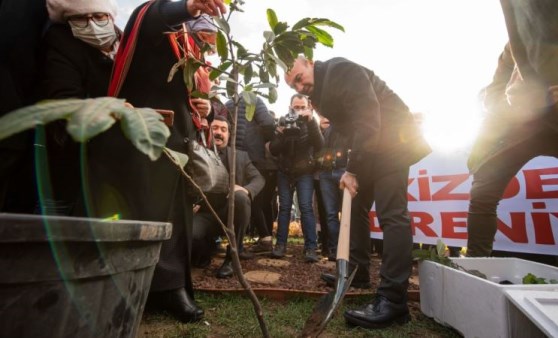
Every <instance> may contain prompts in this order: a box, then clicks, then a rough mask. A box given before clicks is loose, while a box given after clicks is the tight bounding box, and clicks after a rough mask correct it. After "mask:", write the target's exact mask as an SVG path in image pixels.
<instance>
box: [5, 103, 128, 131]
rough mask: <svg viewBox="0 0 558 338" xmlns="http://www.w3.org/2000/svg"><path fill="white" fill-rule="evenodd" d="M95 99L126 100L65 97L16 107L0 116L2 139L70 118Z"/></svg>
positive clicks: (121, 104)
mask: <svg viewBox="0 0 558 338" xmlns="http://www.w3.org/2000/svg"><path fill="white" fill-rule="evenodd" d="M94 100H103V101H108V102H115V105H116V103H117V105H120V106H123V105H124V100H122V99H117V98H114V97H106V98H98V99H86V100H81V99H64V100H49V101H42V102H39V103H37V104H35V105H32V106H27V107H23V108H19V109H16V110H14V111H12V112H10V113H8V114H6V115H4V116H2V117H1V118H0V140H2V139H5V138H7V137H10V136H12V135H14V134H17V133H20V132H22V131H24V130H27V129H32V128H35V127H36V126H37V125H45V124H48V123H50V122H52V121H56V120H60V119H68V118H70V116H71V115H72V114H73V113H74V112H76V111H78V110H79V109H81V107H83V105H86V104H88V103H89V102H92V101H94Z"/></svg>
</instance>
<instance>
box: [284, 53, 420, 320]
mask: <svg viewBox="0 0 558 338" xmlns="http://www.w3.org/2000/svg"><path fill="white" fill-rule="evenodd" d="M285 81H286V82H287V84H288V85H289V86H290V87H292V88H293V89H295V90H296V91H297V92H298V93H300V94H304V95H309V96H310V99H311V101H312V104H313V105H314V106H315V107H316V109H317V110H318V111H319V112H320V113H321V114H322V115H323V116H325V117H327V118H328V119H329V120H330V122H331V124H332V125H333V126H335V128H336V129H337V130H338V131H339V132H340V133H341V134H342V135H344V136H345V137H347V138H348V139H349V148H350V149H351V153H350V155H349V161H348V163H347V171H346V172H345V174H343V176H342V177H341V179H340V186H341V188H347V189H348V191H349V192H350V194H351V196H352V197H353V201H352V209H351V234H350V262H351V263H352V265H353V266H356V267H357V271H356V274H355V276H354V279H353V281H352V285H355V286H361V287H369V285H370V277H369V271H368V269H369V266H370V259H369V256H368V253H369V247H370V219H369V217H368V214H369V211H370V209H371V207H372V204H373V203H375V204H376V214H377V217H378V220H379V223H380V227H381V228H382V230H383V233H384V248H383V254H382V265H381V269H380V275H381V282H380V285H379V287H378V290H377V295H376V297H375V299H374V300H373V302H371V303H370V304H368V305H366V306H365V307H363V308H361V309H355V310H347V311H346V312H345V319H346V320H347V322H348V323H350V324H353V325H358V326H362V327H366V328H382V327H385V326H388V325H390V324H392V323H393V322H398V323H405V322H407V321H409V319H410V317H409V309H408V307H407V286H408V283H409V282H408V279H409V276H410V274H411V263H412V257H411V251H412V234H411V224H410V223H411V222H410V218H409V215H408V211H407V181H408V175H409V167H410V166H411V165H412V164H413V163H416V162H418V161H419V160H420V159H422V158H423V157H425V156H426V155H427V154H429V153H430V151H431V150H430V147H429V146H428V144H427V143H426V141H425V140H424V139H423V138H422V135H421V133H420V130H419V128H418V126H417V125H416V123H415V121H414V119H413V116H412V115H411V113H410V112H409V109H408V107H407V106H406V105H405V103H403V101H402V100H401V99H400V98H399V97H398V96H397V94H395V93H394V92H393V91H392V90H391V89H390V88H389V87H388V86H387V85H386V84H385V82H384V81H382V80H381V79H380V78H379V77H378V76H376V75H375V74H374V72H372V71H371V70H369V69H367V68H365V67H363V66H361V65H358V64H356V63H354V62H351V61H349V60H346V59H344V58H333V59H330V60H328V61H325V62H320V61H316V62H313V61H311V60H308V59H306V58H304V57H302V56H301V57H299V58H297V59H296V60H295V62H294V65H293V68H292V69H291V70H290V71H289V72H287V73H286V74H285ZM346 277H347V276H337V278H346ZM335 278H336V277H334V276H332V275H322V279H325V280H329V281H330V282H331V284H333V283H334V282H335ZM336 292H337V291H336Z"/></svg>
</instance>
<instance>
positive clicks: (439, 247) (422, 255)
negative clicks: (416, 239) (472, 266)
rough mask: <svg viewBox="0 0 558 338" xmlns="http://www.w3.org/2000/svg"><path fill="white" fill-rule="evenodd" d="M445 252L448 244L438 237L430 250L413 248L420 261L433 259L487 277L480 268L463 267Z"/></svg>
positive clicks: (474, 274) (414, 256) (414, 254)
mask: <svg viewBox="0 0 558 338" xmlns="http://www.w3.org/2000/svg"><path fill="white" fill-rule="evenodd" d="M445 253H446V245H445V244H444V242H443V241H442V240H441V239H438V240H437V241H436V248H433V247H431V248H430V249H429V250H425V249H418V250H413V253H412V255H413V258H415V259H418V260H419V261H432V262H435V263H438V264H442V265H445V266H449V267H450V268H453V269H457V270H461V271H463V272H467V273H469V274H471V275H473V276H477V277H479V278H483V279H487V278H486V275H485V274H483V273H482V272H480V271H478V270H468V269H465V268H464V267H462V266H461V265H459V264H456V263H454V262H453V261H452V260H451V258H449V257H447V256H446V255H445Z"/></svg>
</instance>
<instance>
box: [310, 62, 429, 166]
mask: <svg viewBox="0 0 558 338" xmlns="http://www.w3.org/2000/svg"><path fill="white" fill-rule="evenodd" d="M310 98H311V100H312V104H313V105H314V106H315V107H317V110H318V111H319V112H320V113H321V114H322V115H324V116H325V117H327V118H328V119H329V121H330V123H331V124H332V125H333V126H335V128H336V129H337V130H338V131H339V132H340V133H341V134H342V135H345V136H348V137H349V138H350V139H349V147H350V149H351V154H350V158H349V163H348V164H347V171H349V172H352V173H356V174H362V175H361V177H374V176H376V175H383V174H385V173H389V172H392V171H395V170H399V169H401V168H405V167H408V166H410V165H412V164H413V163H416V162H418V161H419V160H420V159H422V158H423V157H425V156H426V155H427V154H429V153H430V151H431V149H430V147H429V145H428V144H427V143H426V141H425V140H424V138H423V137H422V134H421V132H420V129H419V127H418V125H417V124H416V122H415V120H414V118H413V116H412V114H411V113H410V112H409V108H408V107H407V106H406V105H405V103H403V101H402V100H401V99H400V98H399V96H397V94H395V93H394V92H393V91H392V90H391V89H390V88H389V87H388V86H387V85H386V83H385V82H384V81H382V80H381V79H380V78H379V77H378V76H376V75H375V74H374V72H373V71H371V70H369V69H367V68H365V67H363V66H360V65H358V64H356V63H354V62H351V61H349V60H347V59H344V58H333V59H331V60H328V61H326V62H320V61H316V62H315V64H314V92H313V94H312V95H311V97H310Z"/></svg>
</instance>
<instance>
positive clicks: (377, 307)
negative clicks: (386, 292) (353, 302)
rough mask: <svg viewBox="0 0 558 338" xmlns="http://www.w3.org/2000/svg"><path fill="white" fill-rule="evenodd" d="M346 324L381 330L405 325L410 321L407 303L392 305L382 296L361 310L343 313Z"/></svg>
mask: <svg viewBox="0 0 558 338" xmlns="http://www.w3.org/2000/svg"><path fill="white" fill-rule="evenodd" d="M344 315H345V320H346V321H347V323H349V324H352V325H356V326H361V327H365V328H368V329H381V328H384V327H387V326H390V325H391V324H393V323H397V324H405V323H407V322H409V321H410V320H411V317H410V315H409V308H408V307H407V303H402V304H398V303H393V302H390V301H389V300H388V299H387V298H385V297H383V296H376V299H374V302H372V303H370V304H368V305H366V306H365V307H363V308H362V309H357V310H347V311H345V314H344Z"/></svg>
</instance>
